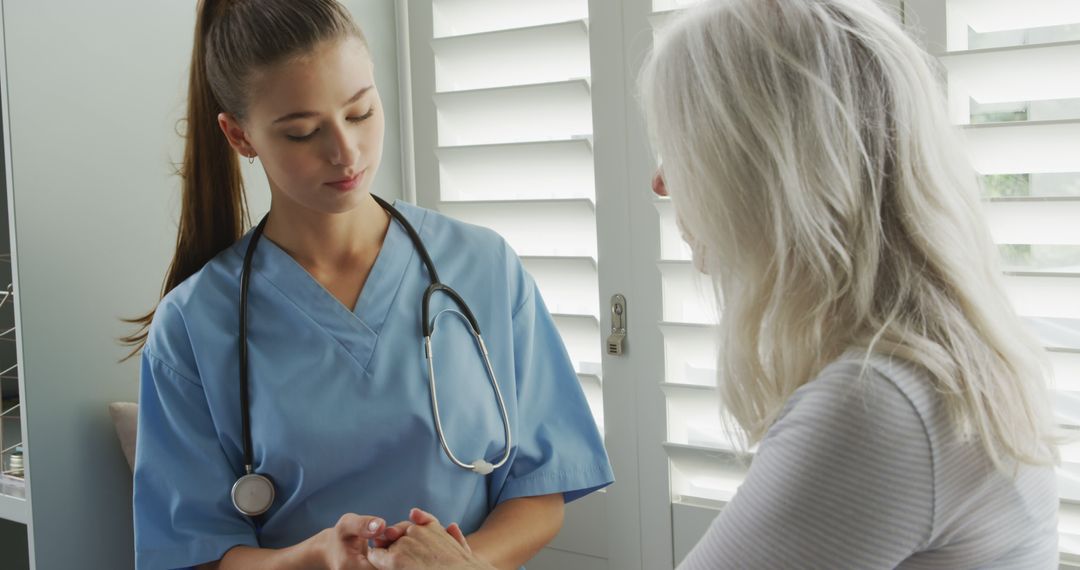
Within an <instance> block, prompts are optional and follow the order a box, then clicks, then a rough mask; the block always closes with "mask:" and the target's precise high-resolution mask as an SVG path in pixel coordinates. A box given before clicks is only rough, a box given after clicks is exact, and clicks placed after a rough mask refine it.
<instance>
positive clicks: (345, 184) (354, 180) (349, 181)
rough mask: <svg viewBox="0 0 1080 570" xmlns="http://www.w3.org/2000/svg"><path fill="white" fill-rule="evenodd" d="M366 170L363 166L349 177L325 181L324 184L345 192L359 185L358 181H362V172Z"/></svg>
mask: <svg viewBox="0 0 1080 570" xmlns="http://www.w3.org/2000/svg"><path fill="white" fill-rule="evenodd" d="M366 172H367V169H366V168H365V169H364V170H361V171H360V172H359V173H357V174H356V175H354V176H353V177H351V178H342V179H340V180H335V181H333V182H327V183H326V185H327V186H332V187H334V188H336V189H338V190H340V191H342V192H346V191H349V190H352V189H354V188H356V187H357V186H359V185H360V183H361V182H363V181H364V174H365V173H366Z"/></svg>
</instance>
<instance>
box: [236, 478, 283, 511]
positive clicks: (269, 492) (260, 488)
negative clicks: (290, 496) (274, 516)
mask: <svg viewBox="0 0 1080 570" xmlns="http://www.w3.org/2000/svg"><path fill="white" fill-rule="evenodd" d="M232 503H233V506H234V507H236V510H238V511H240V512H241V513H243V514H245V515H247V516H249V517H256V516H259V515H261V514H263V513H265V512H266V511H268V510H270V505H272V504H274V484H273V483H271V482H270V479H268V478H267V477H265V476H263V475H259V474H258V473H248V474H247V475H244V476H243V477H241V478H239V479H237V480H236V483H233V486H232Z"/></svg>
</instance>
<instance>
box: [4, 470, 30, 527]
mask: <svg viewBox="0 0 1080 570" xmlns="http://www.w3.org/2000/svg"><path fill="white" fill-rule="evenodd" d="M8 481H10V478H7V477H0V487H6V486H7V485H8ZM27 515H28V508H27V506H26V499H24V498H22V497H16V496H12V495H5V494H3V493H0V519H4V520H8V521H12V522H17V523H20V524H26V523H27V521H28V520H29V517H28V516H27Z"/></svg>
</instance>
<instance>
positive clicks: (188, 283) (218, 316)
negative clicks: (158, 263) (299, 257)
mask: <svg viewBox="0 0 1080 570" xmlns="http://www.w3.org/2000/svg"><path fill="white" fill-rule="evenodd" d="M249 236H250V233H249V234H247V235H245V236H244V237H243V238H241V239H240V240H238V241H237V242H236V243H234V244H233V245H231V246H229V247H227V248H225V249H224V250H223V251H222V252H221V253H219V254H218V255H216V256H215V257H214V258H213V259H211V260H210V261H209V262H207V264H206V265H204V266H203V267H202V268H201V269H199V270H198V271H196V272H195V273H194V274H192V275H191V276H190V277H188V278H187V279H185V280H184V281H183V282H181V283H180V284H179V285H177V286H176V287H174V288H173V289H172V290H171V291H169V292H168V293H167V294H166V295H165V296H164V297H163V298H162V299H161V301H160V302H159V303H158V306H157V309H156V310H155V311H154V320H153V322H151V324H150V330H149V332H148V335H147V339H146V346H145V347H144V349H143V350H144V353H145V354H147V355H149V356H150V357H151V358H154V359H156V360H158V361H160V362H162V363H163V364H165V365H166V366H169V367H170V368H172V369H174V370H176V371H177V372H178V373H179V374H181V375H184V376H188V377H190V378H197V377H198V373H197V370H196V369H195V368H196V367H195V361H196V354H195V352H196V349H195V348H194V344H195V343H194V342H193V339H194V338H197V337H201V336H204V335H205V333H207V332H211V331H209V330H208V329H211V328H221V329H223V330H224V328H225V327H228V326H230V324H232V323H234V322H235V321H236V319H237V318H238V317H237V311H238V307H239V305H238V301H239V295H240V269H241V265H242V262H243V247H244V246H245V244H246V243H247V240H248V237H249ZM230 330H231V329H230Z"/></svg>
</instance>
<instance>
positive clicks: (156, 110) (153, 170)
mask: <svg viewBox="0 0 1080 570" xmlns="http://www.w3.org/2000/svg"><path fill="white" fill-rule="evenodd" d="M346 4H348V5H349V7H350V8H351V9H352V10H353V12H354V14H356V16H357V19H358V21H360V22H361V23H362V25H364V27H365V30H366V31H367V33H368V36H369V40H370V42H371V44H372V47H373V51H374V52H375V53H376V57H377V62H376V65H377V70H378V71H377V72H378V74H379V81H380V83H379V86H380V91H381V92H382V97H383V100H384V101H386V111H387V115H388V123H387V149H386V152H385V158H384V163H383V166H382V168H381V170H380V174H379V176H380V178H379V180H378V181H377V183H376V191H377V192H379V193H380V194H382V195H384V196H387V197H390V198H395V197H398V196H400V195H401V190H400V187H401V173H400V156H399V155H400V152H399V145H400V143H399V141H400V135H399V133H398V128H399V127H398V122H397V105H396V100H397V96H398V94H397V84H398V83H397V73H396V70H397V62H396V48H395V46H396V38H395V37H394V33H395V21H394V12H393V3H392V2H390V1H389V0H386V1H385V2H383V1H378V2H372V1H370V0H367V1H365V0H352V1H349V2H346ZM2 6H3V11H4V16H3V21H4V27H5V33H6V57H7V65H8V78H9V85H7V86H6V87H7V90H8V92H9V95H10V104H11V106H10V127H11V138H12V145H11V146H12V173H13V191H14V204H13V206H14V209H15V236H16V243H17V245H16V247H17V248H18V252H17V253H18V259H17V262H18V270H19V271H18V273H19V283H18V284H17V288H18V291H19V293H20V313H21V319H22V321H21V322H22V330H21V331H20V332H21V335H22V337H21V338H22V347H23V362H22V364H23V366H22V372H23V374H24V375H25V378H26V383H25V384H26V394H25V395H24V402H25V407H26V414H27V425H28V431H29V433H28V434H27V443H28V447H29V449H28V455H27V464H28V470H29V476H30V490H29V492H30V501H31V509H32V512H31V535H32V536H31V546H32V549H33V550H34V556H35V557H36V567H37V568H39V569H49V570H52V569H66V568H77V567H93V568H110V569H113V568H115V569H121V568H128V567H131V566H132V554H131V553H132V538H131V537H132V525H131V507H130V496H131V484H130V473H129V472H128V469H127V465H126V464H125V463H124V460H123V457H122V455H121V453H120V448H119V446H118V444H117V442H116V440H115V437H114V434H113V428H112V425H111V423H110V422H109V419H108V414H107V412H106V405H107V403H108V402H110V401H115V400H134V399H136V398H137V377H138V368H137V362H132V361H129V362H127V363H124V364H118V360H119V359H120V358H121V357H122V356H123V355H124V354H125V351H124V349H123V348H122V347H120V346H118V345H117V343H116V341H115V340H114V339H116V338H117V337H119V336H121V335H123V334H125V333H128V332H130V331H131V328H130V327H129V326H127V325H125V324H123V323H122V322H120V320H119V319H120V318H121V317H130V316H134V315H138V314H139V313H141V312H144V311H146V310H147V309H149V308H150V307H152V306H153V304H154V303H155V301H156V299H157V294H158V291H159V288H160V285H161V281H162V278H163V276H164V273H165V270H166V268H167V266H168V263H169V261H170V256H171V253H172V246H173V243H174V240H175V235H176V234H175V231H176V228H175V220H176V219H177V216H178V205H179V192H178V190H179V181H178V179H177V178H176V176H174V175H173V169H174V166H173V163H174V162H175V161H177V160H178V159H179V157H180V156H181V152H182V147H181V141H180V139H179V137H178V136H177V134H176V126H177V120H178V119H179V118H180V117H181V115H182V113H183V110H184V95H185V81H186V77H187V65H188V59H189V57H190V49H191V36H192V30H193V24H194V14H195V10H194V6H195V3H194V2H191V1H188V2H178V1H175V0H108V1H96V2H84V1H81V0H68V1H62V2H61V1H54V2H25V1H19V0H3V1H2ZM245 167H246V163H245ZM247 175H248V180H249V181H250V183H249V194H250V197H251V198H250V199H251V206H252V212H253V214H256V215H258V214H261V213H262V212H264V211H265V210H266V208H267V206H268V196H267V192H266V183H265V179H262V177H261V173H260V171H259V170H258V163H256V166H255V167H252V168H250V169H249V171H248V172H247Z"/></svg>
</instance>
